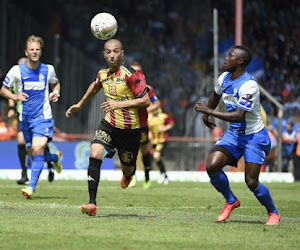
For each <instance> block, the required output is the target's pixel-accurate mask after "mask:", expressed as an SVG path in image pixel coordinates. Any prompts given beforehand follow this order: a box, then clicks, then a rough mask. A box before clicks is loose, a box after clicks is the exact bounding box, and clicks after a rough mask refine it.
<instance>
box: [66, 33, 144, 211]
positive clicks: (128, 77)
mask: <svg viewBox="0 0 300 250" xmlns="http://www.w3.org/2000/svg"><path fill="white" fill-rule="evenodd" d="M103 55H104V58H105V59H106V62H107V64H108V66H109V68H107V69H102V70H100V71H99V72H98V75H97V78H96V81H94V82H92V83H91V84H90V86H89V88H88V89H87V91H86V93H85V94H84V95H83V97H82V98H81V100H80V101H79V102H78V103H77V104H74V105H72V106H71V107H70V108H69V109H68V110H67V111H66V116H67V117H69V116H70V115H72V114H73V113H74V112H77V111H78V110H80V109H81V108H82V106H83V105H84V104H85V103H86V102H87V101H88V100H90V99H91V98H93V97H94V96H95V95H96V94H97V93H98V92H99V91H100V90H101V89H102V88H103V90H104V94H105V96H106V101H105V102H103V103H102V104H101V108H102V109H103V111H104V112H105V117H104V118H103V119H102V121H101V122H100V125H99V127H98V128H97V130H96V131H95V135H94V138H93V140H92V142H91V154H90V159H89V166H88V191H89V196H90V200H89V204H87V205H82V206H81V207H80V209H81V212H82V213H84V214H88V215H91V216H95V215H96V214H97V203H96V197H97V189H98V185H99V179H100V167H101V164H102V161H103V159H104V158H105V157H110V158H111V157H112V156H113V154H114V153H115V148H116V149H117V150H118V155H119V158H120V161H121V168H122V172H123V176H122V178H121V181H120V186H121V188H123V189H125V188H127V187H128V185H129V184H130V182H131V180H132V176H133V175H134V173H135V169H136V159H137V154H138V150H139V148H140V139H141V129H140V127H141V124H145V122H146V119H147V111H146V107H148V106H149V104H150V99H149V95H148V90H149V89H148V87H147V85H146V82H145V76H144V75H143V74H142V73H141V72H139V71H135V70H134V69H133V68H132V67H130V66H129V65H127V64H126V63H124V62H123V55H124V50H123V46H122V43H121V42H120V41H119V40H117V39H110V40H108V41H106V42H105V44H104V51H103Z"/></svg>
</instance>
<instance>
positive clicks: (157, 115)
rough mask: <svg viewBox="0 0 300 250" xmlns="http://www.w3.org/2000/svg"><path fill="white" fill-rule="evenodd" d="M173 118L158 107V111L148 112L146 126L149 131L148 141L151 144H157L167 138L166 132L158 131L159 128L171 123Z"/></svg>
mask: <svg viewBox="0 0 300 250" xmlns="http://www.w3.org/2000/svg"><path fill="white" fill-rule="evenodd" d="M173 123H174V120H173V119H171V117H170V116H169V115H168V114H166V113H163V112H162V111H161V110H160V109H159V111H158V112H151V113H149V117H148V126H149V131H150V132H151V134H152V135H151V136H150V141H151V143H152V144H154V145H155V144H159V143H163V142H166V141H167V140H168V132H160V131H159V128H160V127H162V126H164V125H168V124H173Z"/></svg>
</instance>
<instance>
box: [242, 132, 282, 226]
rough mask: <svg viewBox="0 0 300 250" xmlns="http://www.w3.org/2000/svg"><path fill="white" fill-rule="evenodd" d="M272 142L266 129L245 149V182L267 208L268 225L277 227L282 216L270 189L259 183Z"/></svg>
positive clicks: (255, 135)
mask: <svg viewBox="0 0 300 250" xmlns="http://www.w3.org/2000/svg"><path fill="white" fill-rule="evenodd" d="M270 146H271V142H270V140H269V137H268V133H267V131H266V130H265V129H264V130H262V131H260V132H258V133H256V134H254V135H253V136H252V138H251V140H250V141H249V144H248V145H247V147H246V149H245V155H244V157H245V163H246V164H245V181H246V183H247V186H248V188H249V189H250V190H251V191H252V192H253V194H254V195H255V197H256V198H257V199H258V201H259V202H260V203H261V204H262V205H263V206H265V207H266V209H267V212H268V215H269V220H268V221H267V223H266V225H277V224H278V223H279V221H280V215H279V213H278V210H277V209H276V207H275V205H274V203H273V200H272V197H271V195H270V192H269V189H268V188H267V187H266V186H265V185H263V184H262V183H260V182H259V180H258V178H259V173H260V169H261V165H262V164H263V163H264V162H265V161H266V158H267V157H268V154H269V151H270Z"/></svg>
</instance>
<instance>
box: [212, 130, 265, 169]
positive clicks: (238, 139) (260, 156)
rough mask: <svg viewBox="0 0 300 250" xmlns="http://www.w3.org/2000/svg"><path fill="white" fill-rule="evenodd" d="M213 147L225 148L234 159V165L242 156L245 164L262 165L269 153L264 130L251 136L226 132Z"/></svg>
mask: <svg viewBox="0 0 300 250" xmlns="http://www.w3.org/2000/svg"><path fill="white" fill-rule="evenodd" d="M215 145H216V146H222V147H224V148H226V149H227V150H228V151H229V152H230V153H231V154H232V156H234V158H235V159H236V165H237V162H238V160H239V159H240V158H241V157H242V156H243V155H244V159H245V162H252V163H257V164H260V165H262V164H263V163H264V162H265V160H266V159H267V157H268V154H269V152H270V148H271V141H270V137H269V134H268V131H267V130H266V128H264V129H262V130H261V131H259V132H257V133H254V134H251V135H245V134H238V133H234V132H232V131H230V130H228V131H226V132H225V134H224V136H223V137H222V138H221V139H220V140H219V141H217V142H216V144H215Z"/></svg>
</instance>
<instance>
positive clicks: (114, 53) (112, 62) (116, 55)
mask: <svg viewBox="0 0 300 250" xmlns="http://www.w3.org/2000/svg"><path fill="white" fill-rule="evenodd" d="M103 54H104V58H105V60H106V62H107V64H108V66H109V67H110V68H111V69H113V70H116V69H118V67H119V66H120V65H121V63H122V57H123V54H124V51H123V49H122V45H121V43H120V42H119V41H110V42H107V43H106V44H105V47H104V51H103Z"/></svg>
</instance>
